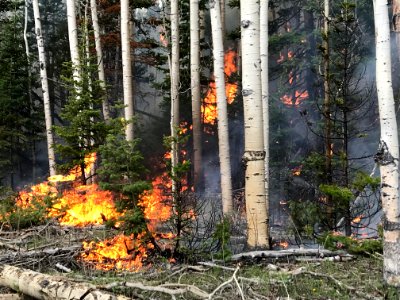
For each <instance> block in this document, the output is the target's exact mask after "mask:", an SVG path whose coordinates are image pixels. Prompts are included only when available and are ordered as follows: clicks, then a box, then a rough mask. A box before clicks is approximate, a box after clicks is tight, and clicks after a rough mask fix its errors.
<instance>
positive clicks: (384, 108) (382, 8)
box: [374, 0, 400, 287]
mask: <svg viewBox="0 0 400 300" xmlns="http://www.w3.org/2000/svg"><path fill="white" fill-rule="evenodd" d="M374 19H375V37H376V41H375V42H376V88H377V92H378V103H379V118H380V126H381V141H380V148H379V151H378V153H377V155H376V159H377V161H378V163H379V164H380V172H381V195H382V207H383V213H384V217H383V222H384V224H383V225H384V245H383V255H384V261H383V264H384V279H385V281H386V282H387V283H388V284H389V285H392V286H396V287H400V259H399V258H400V205H399V169H398V163H399V142H398V131H397V122H396V113H395V106H394V97H393V88H392V75H391V66H392V63H391V57H390V27H389V17H388V3H387V1H384V0H374Z"/></svg>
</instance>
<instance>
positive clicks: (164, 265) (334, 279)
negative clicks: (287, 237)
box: [0, 224, 400, 300]
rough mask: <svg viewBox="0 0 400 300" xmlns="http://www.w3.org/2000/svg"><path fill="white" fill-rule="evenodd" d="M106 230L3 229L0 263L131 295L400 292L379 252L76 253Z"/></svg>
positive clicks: (374, 295)
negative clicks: (179, 258)
mask: <svg viewBox="0 0 400 300" xmlns="http://www.w3.org/2000/svg"><path fill="white" fill-rule="evenodd" d="M107 234H108V233H107V231H106V230H105V229H95V228H92V229H90V228H85V229H79V228H63V227H60V226H58V225H54V224H50V225H49V224H48V225H45V226H40V227H37V228H30V229H26V230H22V231H13V232H7V231H0V246H1V248H2V249H1V252H0V265H5V264H8V265H13V266H18V267H21V268H24V269H31V270H35V271H39V272H42V273H46V274H50V275H51V276H56V277H58V276H63V277H65V278H66V279H67V280H71V281H78V282H88V283H91V284H93V285H95V286H96V287H97V288H99V289H103V290H108V291H111V292H112V293H113V294H120V295H126V296H129V297H130V298H132V299H229V300H235V299H246V300H247V299H400V298H399V295H398V294H396V291H393V290H391V289H389V288H388V287H386V286H385V284H384V282H383V278H382V268H383V258H382V256H381V255H380V254H372V255H370V256H368V257H367V256H353V257H351V259H350V260H347V261H333V260H334V259H329V258H328V257H315V258H310V257H301V256H296V257H295V258H293V257H289V256H288V257H287V258H285V257H283V258H282V257H281V258H279V260H278V259H274V258H266V257H253V258H247V259H240V260H237V261H226V262H223V261H212V262H211V261H208V262H193V261H192V262H191V263H190V264H189V263H183V262H179V263H171V262H169V261H168V260H167V259H163V258H157V259H151V260H150V259H148V260H147V263H148V264H146V265H145V266H144V267H143V268H141V269H140V270H139V271H137V272H127V271H123V272H121V271H98V270H93V268H90V267H89V266H88V265H85V264H84V263H82V262H79V261H77V260H76V257H77V255H78V254H79V251H81V250H82V247H81V241H82V240H91V239H93V238H96V237H98V238H102V237H103V235H104V236H106V235H107ZM347 258H348V257H347ZM150 262H151V263H150ZM60 265H61V266H67V268H66V270H63V269H62V268H60V267H59V266H60ZM68 269H71V270H68ZM10 292H11V290H9V289H2V290H1V293H3V294H7V293H10ZM0 298H1V295H0Z"/></svg>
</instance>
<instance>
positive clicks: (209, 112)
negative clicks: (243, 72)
mask: <svg viewBox="0 0 400 300" xmlns="http://www.w3.org/2000/svg"><path fill="white" fill-rule="evenodd" d="M236 58H237V54H236V52H235V51H233V50H229V51H228V52H226V53H225V56H224V72H225V75H226V76H227V77H229V76H232V74H234V73H236V72H237V66H236ZM237 88H238V86H237V83H230V82H228V81H227V80H225V94H226V101H227V103H228V104H232V102H233V101H234V100H235V97H236V94H237ZM216 103H217V90H216V84H215V81H210V83H209V87H208V91H207V94H206V96H205V98H204V100H203V104H202V106H201V113H202V115H203V122H204V123H205V124H210V125H214V124H215V120H216V119H217V117H218V115H217V106H216Z"/></svg>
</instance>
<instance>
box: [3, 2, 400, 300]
mask: <svg viewBox="0 0 400 300" xmlns="http://www.w3.org/2000/svg"><path fill="white" fill-rule="evenodd" d="M397 2H398V1H393V2H390V3H388V5H386V4H385V6H384V9H385V10H386V9H387V11H388V12H389V20H390V24H389V25H390V35H391V37H392V39H391V40H392V44H390V40H388V39H386V40H383V41H382V40H379V39H380V38H381V35H380V34H381V33H380V32H379V29H380V28H383V27H385V26H386V23H385V24H384V26H380V25H377V24H379V21H380V19H379V20H377V17H376V16H377V13H379V10H378V8H380V9H382V7H383V6H382V4H381V3H380V2H379V5H378V4H376V3H375V1H367V0H357V1H355V0H353V1H352V0H340V1H328V0H324V1H323V0H293V1H274V0H271V1H263V0H261V1H259V2H258V1H248V3H247V2H246V6H245V7H244V6H243V3H244V1H236V0H231V1H203V0H199V1H196V0H190V1H189V0H182V1H164V0H157V1H153V0H143V1H129V0H121V1H112V0H98V1H95V0H79V1H74V0H51V1H50V0H25V1H22V0H2V1H1V2H0V70H1V72H0V169H1V170H2V172H1V173H0V198H1V203H0V223H1V228H2V229H4V230H5V231H9V232H13V230H22V229H24V228H31V227H33V226H37V225H41V224H47V225H48V224H51V222H55V223H57V224H59V225H61V226H67V227H68V226H71V227H74V228H75V227H77V228H79V227H85V226H103V225H105V228H107V231H102V232H101V233H99V232H97V231H96V230H97V229H94V233H93V232H91V233H90V235H91V236H90V238H88V237H87V236H85V238H80V239H79V241H82V242H83V244H82V246H80V248H81V250H82V249H83V250H82V252H80V254H79V255H78V254H76V255H75V256H74V257H75V258H76V261H77V263H70V265H69V267H76V264H78V265H79V264H81V265H84V266H85V267H86V266H89V267H90V268H93V269H99V270H139V269H140V268H141V267H142V266H143V264H146V263H148V262H149V261H150V260H151V259H154V258H155V257H158V258H162V259H165V260H166V261H167V260H168V262H172V261H174V262H175V261H179V262H193V261H196V260H199V259H201V258H205V259H207V258H210V257H211V258H213V259H222V261H226V260H228V259H229V258H230V257H231V255H232V254H234V253H236V252H241V251H244V250H258V249H263V250H265V249H285V248H287V247H289V248H290V247H293V248H295V247H300V248H301V249H303V247H306V248H307V249H311V250H310V251H313V250H312V249H315V248H316V247H318V249H319V246H318V244H320V245H323V246H324V247H326V248H330V249H333V250H338V249H339V250H342V249H344V250H347V251H349V252H351V253H357V254H359V253H362V254H363V255H365V254H367V255H370V256H371V255H372V256H373V255H375V254H374V253H375V252H376V251H378V252H379V251H382V248H383V249H389V250H390V251H389V250H386V253H385V250H384V256H385V270H386V271H385V272H386V273H385V279H386V282H387V283H389V284H391V285H394V286H397V287H398V286H399V283H398V282H397V281H396V280H398V269H396V270H397V271H393V272H394V273H393V272H392V271H390V270H394V269H395V267H393V266H396V264H397V265H398V263H394V261H395V260H396V259H397V258H396V257H397V256H396V255H400V252H398V251H400V250H399V249H400V248H399V243H398V242H399V239H398V237H397V238H395V236H397V235H398V234H399V230H400V225H399V224H400V223H398V218H399V217H398V214H397V215H396V210H397V209H398V195H397V194H396V195H397V196H393V197H391V195H394V194H395V193H394V192H393V194H391V193H392V190H390V189H391V188H392V189H393V190H394V189H397V192H398V187H397V188H396V186H397V185H396V183H393V182H395V180H394V181H393V182H391V181H390V180H391V179H390V178H392V177H393V176H394V177H397V181H398V170H397V169H396V170H395V171H394V173H393V169H390V168H397V161H398V158H397V156H398V155H397V154H396V151H393V149H392V148H391V147H392V141H394V140H395V139H394V138H393V140H392V136H393V135H396V136H397V131H396V134H392V135H390V134H387V135H388V136H389V137H388V136H387V135H385V134H386V133H387V132H388V131H389V130H387V128H390V129H393V130H397V129H395V128H394V126H392V125H391V124H389V121H387V122H386V120H388V119H389V120H390V117H385V115H384V113H382V103H386V104H387V103H389V102H390V101H391V97H390V95H389V96H385V97H383V96H382V90H385V91H388V90H390V89H391V87H390V89H389V88H388V87H385V88H382V85H380V84H381V83H382V80H383V81H384V80H386V79H385V78H386V77H385V76H386V75H387V74H388V73H390V69H389V71H387V70H386V71H382V68H384V67H387V66H388V65H389V67H391V71H392V73H393V74H397V71H398V69H399V68H400V60H399V57H400V55H399V53H400V52H399V51H400V50H399V49H400V46H399V44H400V43H399V41H400V37H399V36H398V32H399V30H398V28H400V25H399V24H398V22H399V20H400V19H399V18H398V15H399V11H398V10H400V3H397ZM374 13H375V16H374ZM384 14H385V19H383V18H382V20H384V21H385V22H386V11H385V12H384ZM382 22H383V21H382ZM374 24H375V27H374ZM385 28H386V27H385ZM385 41H387V42H388V43H389V44H390V48H391V49H390V50H391V52H392V62H391V63H390V57H389V58H388V57H387V56H386V59H387V60H384V59H382V57H385V56H384V55H382V53H383V52H380V51H381V50H382V48H379V46H380V45H382V44H384V42H385ZM389 56H390V55H389ZM388 61H389V63H388ZM376 72H377V73H378V74H381V75H382V76H375V74H376ZM380 77H381V78H380ZM379 80H381V81H379ZM390 80H391V79H390ZM390 80H389V79H388V80H386V82H387V83H390ZM392 87H393V93H394V101H395V111H396V112H397V110H398V105H399V103H398V98H399V95H400V81H399V78H398V76H394V77H393V85H392ZM382 99H385V101H387V102H383V100H382ZM378 104H379V105H378ZM395 111H394V109H393V111H392V112H393V115H394V114H395ZM386 112H387V111H386ZM379 114H380V115H379ZM388 124H389V125H388ZM385 126H386V127H385ZM385 130H386V131H385ZM385 132H386V133H385ZM394 144H395V143H394V142H393V145H394ZM395 147H397V148H398V146H395ZM382 170H383V171H382ZM388 170H389V171H388ZM390 170H392V171H390ZM389 173H390V174H392V175H393V174H395V175H393V176H392V175H390V176H392V177H390V176H389V175H387V174H389ZM385 174H386V175H385ZM380 175H381V176H382V182H381V178H379V176H380ZM394 177H393V178H394ZM387 178H389V180H387ZM397 181H396V182H397ZM396 197H397V198H396ZM393 199H396V200H393ZM391 201H394V202H396V201H397V202H396V203H397V206H396V204H393V202H391ZM382 207H384V210H383V211H382ZM392 208H393V211H391V209H392ZM47 225H46V226H47ZM100 236H101V237H102V238H100ZM383 236H384V237H385V238H384V240H385V242H384V243H383V244H382V237H383ZM244 240H246V242H244ZM116 245H119V247H120V249H119V250H118V251H122V252H126V253H125V255H126V256H125V257H122V256H121V255H122V254H120V253H119V252H118V258H115V257H111V256H106V255H105V253H106V252H107V251H108V250H109V247H113V246H116ZM121 245H122V246H121ZM385 247H386V248H385ZM109 251H110V252H112V251H116V250H115V249H113V250H109ZM389 252H390V253H392V254H391V255H389V256H388V257H389V258H388V257H387V256H386V254H387V253H389ZM327 253H328V252H327ZM396 253H397V254H396ZM327 255H328V254H327ZM0 260H1V257H0ZM162 261H164V260H162ZM388 266H390V267H388ZM392 267H393V268H394V269H393V268H392ZM390 268H392V269H390ZM238 270H239V269H233V270H230V271H234V275H233V277H232V280H231V281H233V279H234V278H235V276H236V275H235V274H236V272H237V271H238ZM290 272H292V271H290ZM290 272H289V273H290ZM293 272H294V271H293ZM396 272H397V273H396ZM309 273H310V272H309ZM392 273H393V274H392ZM293 274H294V273H293ZM293 274H292V273H290V275H293ZM309 275H310V274H309ZM311 275H315V273H313V274H311ZM392 275H393V276H392ZM293 276H297V275H296V274H295V275H293ZM317 276H320V275H317ZM396 276H397V277H396ZM396 278H397V279H396ZM236 282H237V281H236ZM285 289H286V286H285ZM345 289H347V290H349V291H351V292H354V290H355V289H354V288H352V287H351V286H350V288H349V287H348V286H347V287H345ZM239 290H240V291H241V289H240V287H239ZM196 291H197V290H196ZM215 292H216V290H215ZM286 292H287V289H286ZM375 292H376V291H375ZM375 292H374V293H375ZM210 295H211V296H210ZM241 295H242V298H243V297H244V296H243V292H242V293H241ZM357 295H358V296H360V295H361V294H357ZM197 296H199V295H197ZM203 296H204V294H203ZM212 296H213V293H211V294H207V297H210V298H211V297H212ZM361 296H362V297H364V296H365V294H362V295H361ZM256 298H257V297H256Z"/></svg>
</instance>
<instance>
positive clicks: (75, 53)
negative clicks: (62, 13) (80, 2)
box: [67, 0, 82, 95]
mask: <svg viewBox="0 0 400 300" xmlns="http://www.w3.org/2000/svg"><path fill="white" fill-rule="evenodd" d="M67 19H68V39H69V49H70V52H71V62H72V70H73V71H72V76H73V78H74V81H75V82H76V83H77V84H76V85H75V88H76V89H77V92H78V91H79V90H80V87H79V84H78V83H80V82H81V81H82V79H81V71H80V67H81V60H80V57H79V45H78V28H77V26H76V10H75V0H67ZM77 94H78V95H79V92H78V93H77Z"/></svg>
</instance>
